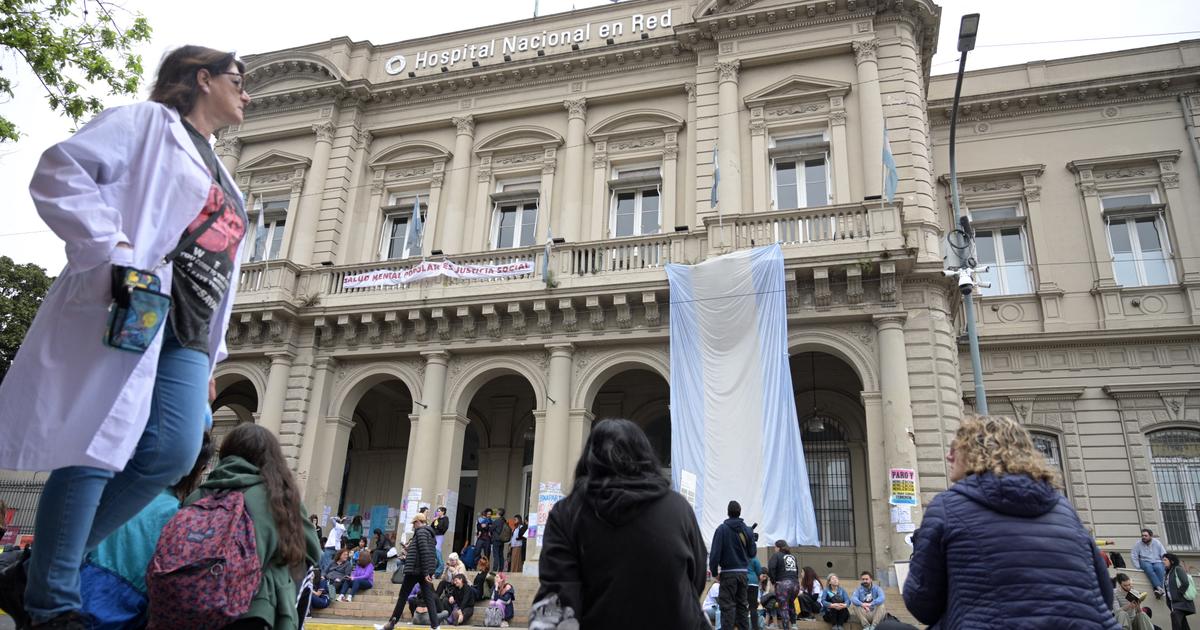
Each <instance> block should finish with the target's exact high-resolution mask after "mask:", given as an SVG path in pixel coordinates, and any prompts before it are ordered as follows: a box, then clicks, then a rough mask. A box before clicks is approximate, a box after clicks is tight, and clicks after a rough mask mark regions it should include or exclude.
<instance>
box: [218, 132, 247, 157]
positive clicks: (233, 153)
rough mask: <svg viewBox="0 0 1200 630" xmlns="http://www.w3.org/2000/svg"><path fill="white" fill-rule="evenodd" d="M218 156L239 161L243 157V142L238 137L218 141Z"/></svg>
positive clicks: (222, 138) (226, 137) (223, 138)
mask: <svg viewBox="0 0 1200 630" xmlns="http://www.w3.org/2000/svg"><path fill="white" fill-rule="evenodd" d="M215 148H216V150H217V155H218V156H220V157H223V158H224V157H231V158H234V159H237V158H239V157H241V155H242V140H241V138H238V137H237V136H225V137H221V138H218V139H217V144H216V147H215Z"/></svg>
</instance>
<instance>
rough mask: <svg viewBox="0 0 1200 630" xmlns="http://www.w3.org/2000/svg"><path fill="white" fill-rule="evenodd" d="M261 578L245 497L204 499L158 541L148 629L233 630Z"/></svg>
mask: <svg viewBox="0 0 1200 630" xmlns="http://www.w3.org/2000/svg"><path fill="white" fill-rule="evenodd" d="M261 578H262V565H261V564H260V563H259V560H258V552H257V545H256V544H255V539H254V523H253V521H251V520H250V514H249V513H247V512H246V503H245V498H244V497H243V495H242V493H241V492H235V491H225V492H219V493H216V494H212V495H209V496H207V497H204V498H203V499H200V500H199V501H196V502H195V503H193V504H191V505H188V506H185V507H183V508H181V509H180V510H179V512H177V513H176V514H175V516H173V517H172V518H171V520H170V522H168V523H167V526H166V527H164V528H163V531H162V535H161V536H159V538H158V546H156V547H155V549H154V557H153V558H151V560H150V566H148V567H147V568H146V586H147V587H148V593H147V595H148V596H149V599H150V622H149V625H148V630H179V629H180V628H195V629H196V630H207V629H209V628H213V629H216V628H221V627H223V626H225V625H228V624H229V623H232V622H233V621H235V620H237V619H238V618H239V617H241V616H242V615H244V614H245V613H246V612H247V611H248V610H250V602H251V600H253V599H254V594H255V593H257V592H258V583H259V580H260V579H261ZM268 621H270V620H268Z"/></svg>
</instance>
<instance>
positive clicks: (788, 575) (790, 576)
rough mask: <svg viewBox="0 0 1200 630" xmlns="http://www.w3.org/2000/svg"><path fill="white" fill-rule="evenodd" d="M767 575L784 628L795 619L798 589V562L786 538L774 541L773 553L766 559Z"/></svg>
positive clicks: (790, 625) (786, 628)
mask: <svg viewBox="0 0 1200 630" xmlns="http://www.w3.org/2000/svg"><path fill="white" fill-rule="evenodd" d="M767 575H768V576H769V577H770V578H771V583H772V584H774V585H775V599H776V601H778V602H779V623H780V625H781V626H782V627H783V628H784V630H788V628H791V627H792V622H794V621H795V620H796V608H795V602H796V593H797V592H798V591H799V588H800V586H799V583H800V564H799V563H798V562H797V561H796V556H794V555H792V550H791V548H790V547H788V544H787V541H786V540H782V539H781V540H776V541H775V553H773V554H771V558H770V560H767Z"/></svg>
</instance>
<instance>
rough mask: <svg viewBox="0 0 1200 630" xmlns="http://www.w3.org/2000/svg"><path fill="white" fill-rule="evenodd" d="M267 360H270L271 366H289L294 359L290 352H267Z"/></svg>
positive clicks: (294, 356)
mask: <svg viewBox="0 0 1200 630" xmlns="http://www.w3.org/2000/svg"><path fill="white" fill-rule="evenodd" d="M267 358H269V359H271V365H272V366H275V365H291V364H292V360H293V359H295V358H296V355H295V354H292V353H291V352H268V353H267Z"/></svg>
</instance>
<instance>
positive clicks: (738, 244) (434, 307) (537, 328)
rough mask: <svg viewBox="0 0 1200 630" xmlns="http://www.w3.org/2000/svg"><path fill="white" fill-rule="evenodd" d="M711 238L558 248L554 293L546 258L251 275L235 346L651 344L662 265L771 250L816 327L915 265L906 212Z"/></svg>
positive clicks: (864, 209) (813, 218) (255, 268)
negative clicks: (523, 338)
mask: <svg viewBox="0 0 1200 630" xmlns="http://www.w3.org/2000/svg"><path fill="white" fill-rule="evenodd" d="M704 225H705V228H706V229H705V230H703V231H687V232H674V233H668V234H655V235H650V236H642V237H634V238H624V239H619V240H617V239H614V240H605V241H590V242H581V243H562V244H557V245H554V246H553V247H552V250H551V253H550V260H549V266H548V269H549V272H550V273H549V277H548V279H547V278H545V277H544V274H543V269H544V264H545V262H546V260H545V256H546V254H545V247H544V245H539V246H536V247H526V248H519V249H508V250H503V251H489V252H479V253H471V254H464V255H460V256H453V257H451V258H452V260H453V261H454V262H456V263H459V264H491V265H496V264H510V263H514V262H518V261H523V262H532V263H533V270H534V271H532V272H530V273H527V274H523V275H520V276H513V277H508V278H502V279H491V280H456V279H450V278H432V279H427V280H422V281H417V282H412V283H409V284H406V285H397V286H380V287H368V288H347V287H346V286H345V285H344V280H345V278H346V277H347V276H348V275H352V274H356V273H361V272H364V271H371V270H380V269H403V268H407V267H410V266H412V265H415V264H417V262H418V261H415V260H414V261H377V262H371V263H361V264H354V265H341V266H328V267H309V268H300V267H297V266H296V265H293V264H291V263H290V262H287V261H271V262H269V263H252V264H248V265H243V266H242V269H241V277H240V278H239V293H238V298H237V302H236V303H235V313H234V318H233V323H232V325H231V327H230V333H229V340H230V342H231V345H232V346H235V347H238V346H241V347H247V346H262V345H270V344H272V343H282V342H284V341H286V340H287V339H289V338H291V334H290V332H291V331H292V330H294V326H293V324H294V323H298V322H299V320H303V321H304V322H305V323H311V324H313V326H314V327H315V328H316V329H317V330H318V331H320V336H321V339H322V341H320V342H319V343H321V344H322V345H325V344H328V343H339V344H341V343H345V344H346V345H348V346H356V345H359V344H363V343H366V344H369V345H379V344H382V343H387V342H390V343H399V342H401V341H402V340H404V341H414V340H415V341H429V342H436V341H443V342H444V341H451V340H461V341H466V342H469V343H474V342H475V340H479V341H484V340H486V339H488V338H489V337H491V338H492V339H494V340H496V341H499V340H500V339H502V338H510V337H511V336H520V335H525V334H535V333H541V334H543V335H544V334H550V333H552V332H556V331H558V332H565V333H576V332H579V331H580V330H581V329H582V330H585V331H591V332H596V333H599V332H602V331H604V330H605V329H606V328H607V329H610V330H621V329H631V328H635V327H642V328H644V329H649V330H653V329H658V328H659V327H660V326H661V325H662V324H664V323H665V321H664V320H665V316H666V303H667V302H668V301H669V295H668V287H667V276H666V271H665V266H666V265H667V264H669V263H681V264H694V263H698V262H701V261H703V260H705V259H707V258H709V257H712V256H716V255H720V254H722V253H728V252H731V251H735V250H739V249H746V248H750V247H755V246H762V245H767V244H771V243H779V244H780V246H781V247H782V249H783V253H784V257H785V266H786V268H787V270H788V271H787V273H788V276H787V280H788V282H787V284H788V292H789V296H788V301H789V306H790V307H791V308H792V309H793V310H796V309H804V308H805V307H806V305H807V307H808V308H810V309H811V310H813V314H814V315H820V314H821V313H822V312H824V314H825V315H829V314H831V313H830V312H829V309H830V308H832V309H833V310H834V311H839V304H840V305H842V306H844V307H846V308H848V309H855V308H861V305H863V304H864V303H869V302H873V301H878V302H888V303H890V302H892V301H894V299H895V296H894V290H893V289H894V285H895V274H896V273H897V271H902V270H898V269H897V264H898V263H900V264H906V263H905V261H907V260H911V257H909V256H908V255H907V252H906V249H905V241H904V234H903V232H902V229H901V208H900V205H899V204H879V203H873V204H844V205H837V206H826V207H821V208H807V209H801V210H789V211H781V212H771V213H760V214H749V215H729V216H725V217H717V216H710V217H705V219H704ZM547 280H548V281H547ZM864 285H866V288H865V289H864ZM801 294H803V295H801ZM660 307H661V308H660ZM527 328H528V330H527Z"/></svg>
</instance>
